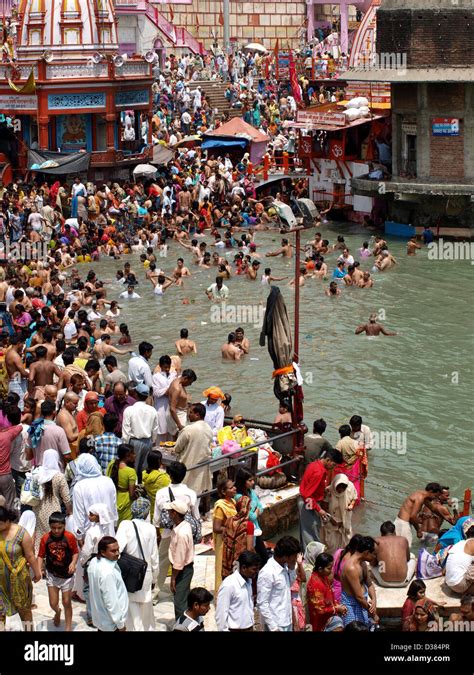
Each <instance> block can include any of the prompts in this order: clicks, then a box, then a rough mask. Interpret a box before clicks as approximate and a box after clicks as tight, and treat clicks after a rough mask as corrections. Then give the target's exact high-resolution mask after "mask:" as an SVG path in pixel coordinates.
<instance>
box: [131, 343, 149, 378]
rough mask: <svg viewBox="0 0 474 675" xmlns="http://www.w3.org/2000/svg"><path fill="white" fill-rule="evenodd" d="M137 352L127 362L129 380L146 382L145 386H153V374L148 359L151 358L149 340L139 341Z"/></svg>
mask: <svg viewBox="0 0 474 675" xmlns="http://www.w3.org/2000/svg"><path fill="white" fill-rule="evenodd" d="M138 353H139V356H137V355H136V354H135V355H134V356H132V358H131V359H130V361H129V362H128V379H129V382H132V383H133V384H134V385H136V384H146V385H147V387H153V375H152V373H151V368H150V366H149V365H148V361H149V360H150V359H151V355H152V353H153V345H152V344H150V343H149V342H140V344H139V345H138Z"/></svg>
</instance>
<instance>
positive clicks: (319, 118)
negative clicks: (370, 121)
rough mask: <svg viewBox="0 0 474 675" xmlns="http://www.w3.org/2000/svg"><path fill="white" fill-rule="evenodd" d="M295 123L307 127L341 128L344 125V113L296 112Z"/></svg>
mask: <svg viewBox="0 0 474 675" xmlns="http://www.w3.org/2000/svg"><path fill="white" fill-rule="evenodd" d="M296 119H297V121H298V122H302V123H303V124H308V126H314V125H316V124H318V125H319V124H327V125H328V126H335V127H343V126H345V124H346V116H345V115H344V113H338V112H319V111H318V110H298V113H297V118H296Z"/></svg>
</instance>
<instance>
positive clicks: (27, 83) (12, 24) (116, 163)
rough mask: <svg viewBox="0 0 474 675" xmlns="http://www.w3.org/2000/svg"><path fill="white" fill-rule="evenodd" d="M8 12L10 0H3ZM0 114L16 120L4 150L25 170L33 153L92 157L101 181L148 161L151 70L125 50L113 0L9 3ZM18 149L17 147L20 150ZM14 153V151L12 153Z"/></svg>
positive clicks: (0, 146)
mask: <svg viewBox="0 0 474 675" xmlns="http://www.w3.org/2000/svg"><path fill="white" fill-rule="evenodd" d="M3 4H4V6H5V4H6V3H5V0H3ZM8 5H9V6H8V7H7V12H6V14H5V15H4V26H3V40H4V44H3V61H2V63H1V64H0V71H1V77H0V83H1V84H0V111H1V113H2V114H3V115H6V116H10V117H13V118H15V125H16V127H15V128H16V144H14V143H11V144H10V147H9V146H8V143H7V142H6V140H5V139H2V132H3V131H4V129H2V130H0V150H1V151H3V154H5V155H6V156H7V158H8V159H9V160H10V162H11V164H12V167H13V169H14V170H15V171H25V170H27V169H28V168H29V167H28V166H27V162H28V160H27V156H26V150H27V147H30V148H32V149H35V150H38V151H54V152H61V153H75V152H79V151H81V152H86V153H90V168H91V170H92V171H93V172H94V176H95V177H96V178H100V177H101V176H102V177H104V178H105V177H107V176H108V175H109V172H110V171H111V169H112V168H113V169H114V175H115V176H116V177H120V172H121V170H122V169H123V173H124V177H125V174H126V175H127V176H128V175H129V171H128V166H129V165H130V164H133V163H138V162H142V161H144V159H145V158H146V154H147V151H146V149H145V148H146V145H147V141H148V139H149V138H150V136H151V129H150V124H149V120H150V119H151V115H152V96H151V85H152V83H153V78H152V73H151V65H150V64H149V63H148V62H146V61H145V60H144V59H143V58H141V57H140V58H134V59H127V58H126V57H125V58H124V57H123V56H122V55H121V53H120V52H119V45H118V35H117V18H116V15H115V6H114V2H113V0H20V2H19V3H15V2H11V3H8ZM15 145H16V147H15ZM5 151H7V152H5Z"/></svg>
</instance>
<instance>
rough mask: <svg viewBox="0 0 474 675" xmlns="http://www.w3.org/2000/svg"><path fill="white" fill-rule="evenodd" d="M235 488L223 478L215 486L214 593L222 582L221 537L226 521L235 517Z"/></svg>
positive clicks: (213, 527) (213, 524)
mask: <svg viewBox="0 0 474 675" xmlns="http://www.w3.org/2000/svg"><path fill="white" fill-rule="evenodd" d="M236 491H237V489H236V487H235V485H234V481H232V480H228V479H227V478H224V479H223V480H220V481H219V483H218V484H217V494H218V495H219V499H218V500H217V502H216V503H215V505H214V515H213V520H212V531H213V539H214V553H215V556H216V575H215V585H214V589H215V593H216V594H217V591H218V590H219V586H220V585H221V582H222V555H223V535H224V530H225V526H226V523H227V520H228V519H230V518H233V517H234V516H236V515H237V507H236V504H235V500H234V497H235V494H236Z"/></svg>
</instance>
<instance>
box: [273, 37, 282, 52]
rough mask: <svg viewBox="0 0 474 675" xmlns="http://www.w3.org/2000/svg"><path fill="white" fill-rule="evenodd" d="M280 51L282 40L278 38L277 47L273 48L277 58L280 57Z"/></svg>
mask: <svg viewBox="0 0 474 675" xmlns="http://www.w3.org/2000/svg"><path fill="white" fill-rule="evenodd" d="M279 51H280V39H279V38H277V39H276V42H275V47H274V48H273V53H274V54H275V56H278V52H279Z"/></svg>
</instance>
